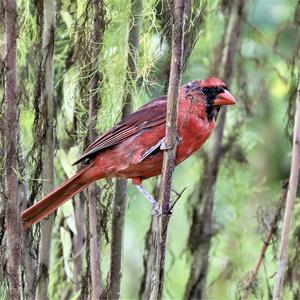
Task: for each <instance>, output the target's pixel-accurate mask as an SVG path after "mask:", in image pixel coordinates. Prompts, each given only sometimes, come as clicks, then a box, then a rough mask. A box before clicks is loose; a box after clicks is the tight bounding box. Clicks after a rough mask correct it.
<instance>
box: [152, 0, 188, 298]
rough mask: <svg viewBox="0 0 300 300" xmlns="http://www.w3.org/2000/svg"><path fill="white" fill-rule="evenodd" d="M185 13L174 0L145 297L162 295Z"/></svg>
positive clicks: (178, 2)
mask: <svg viewBox="0 0 300 300" xmlns="http://www.w3.org/2000/svg"><path fill="white" fill-rule="evenodd" d="M184 15H185V1H184V0H176V1H175V4H174V10H173V22H174V23H173V26H172V57H171V68H170V80H169V87H168V104H167V122H166V137H165V142H166V145H167V148H169V149H168V150H166V151H165V152H164V158H163V166H162V177H161V184H160V192H159V200H158V201H159V203H160V204H161V207H160V212H161V215H160V216H158V217H154V219H153V222H152V226H153V229H155V232H154V235H153V240H152V243H153V244H154V245H155V247H156V252H155V253H154V255H153V256H152V257H151V258H152V262H151V280H150V282H149V284H150V285H149V286H148V287H147V291H148V292H149V294H146V298H147V299H162V295H163V287H164V272H165V256H166V246H167V230H168V223H169V218H170V215H169V210H170V193H171V185H172V174H173V170H174V167H175V158H176V149H177V113H178V94H179V87H180V80H181V68H182V58H183V40H184V39H183V34H184Z"/></svg>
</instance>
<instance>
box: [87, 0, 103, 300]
mask: <svg viewBox="0 0 300 300" xmlns="http://www.w3.org/2000/svg"><path fill="white" fill-rule="evenodd" d="M93 4H94V13H95V16H94V25H93V36H92V62H93V64H94V66H95V68H96V72H95V74H94V77H93V78H92V79H91V90H90V92H91V96H90V99H89V126H88V133H89V143H91V142H92V141H93V140H95V139H96V137H97V131H96V125H97V115H98V111H99V106H100V105H99V104H100V95H99V92H98V91H99V85H100V84H101V81H102V75H101V73H100V72H99V70H98V68H99V66H98V65H99V63H98V61H99V54H100V52H101V48H102V43H103V35H104V30H105V22H104V16H105V10H104V2H103V1H102V0H94V1H93ZM96 91H97V92H96ZM99 196H100V193H99V188H98V187H97V185H96V184H93V185H91V186H90V188H89V203H88V207H89V236H90V270H91V281H92V290H91V299H100V296H101V294H102V291H103V286H102V280H101V272H100V251H99V250H100V244H99V242H100V238H99V237H100V235H99V233H98V232H97V200H98V199H99Z"/></svg>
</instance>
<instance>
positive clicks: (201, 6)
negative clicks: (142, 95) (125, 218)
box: [139, 0, 206, 299]
mask: <svg viewBox="0 0 300 300" xmlns="http://www.w3.org/2000/svg"><path fill="white" fill-rule="evenodd" d="M171 2H172V1H167V2H166V4H165V5H164V6H163V8H162V17H163V24H164V27H166V28H167V29H166V30H165V31H164V34H165V35H166V39H167V41H168V44H169V45H170V48H171V43H172V24H171V19H172V3H171ZM185 10H186V13H185V15H186V17H185V24H184V26H185V29H184V47H183V58H182V72H184V70H185V68H186V65H187V61H188V58H189V56H190V54H191V53H192V51H193V49H194V46H195V44H196V42H197V40H198V38H199V34H200V31H201V30H202V29H203V24H204V17H205V14H206V2H201V3H198V2H194V1H191V0H188V1H186V4H185ZM170 52H171V51H170ZM169 56H170V57H169V59H168V61H171V54H170V55H169ZM165 68H166V69H162V70H161V72H162V74H163V76H160V77H162V78H164V80H165V84H164V86H165V88H164V90H166V92H167V91H168V83H169V75H170V63H168V64H167V66H166V67H165ZM165 77H168V78H166V79H165ZM159 182H160V181H158V180H157V181H156V186H155V188H154V191H153V193H152V194H153V195H154V198H155V199H158V195H159ZM155 231H156V228H155V225H154V224H153V220H151V224H150V226H149V229H148V231H147V233H146V237H145V253H144V258H143V265H144V273H143V276H142V279H141V284H140V290H139V298H140V299H143V298H144V296H145V295H146V294H148V295H149V293H150V291H149V288H150V281H151V271H150V270H151V264H152V263H151V262H152V259H151V256H153V255H155V251H156V248H155V245H154V244H153V243H151V241H152V239H153V235H154V234H155ZM146 287H147V289H146Z"/></svg>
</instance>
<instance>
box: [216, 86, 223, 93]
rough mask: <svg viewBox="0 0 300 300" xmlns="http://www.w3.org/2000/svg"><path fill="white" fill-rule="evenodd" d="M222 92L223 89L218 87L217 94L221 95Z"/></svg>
mask: <svg viewBox="0 0 300 300" xmlns="http://www.w3.org/2000/svg"><path fill="white" fill-rule="evenodd" d="M223 92H224V88H223V87H222V86H219V87H218V89H217V93H218V94H220V93H223Z"/></svg>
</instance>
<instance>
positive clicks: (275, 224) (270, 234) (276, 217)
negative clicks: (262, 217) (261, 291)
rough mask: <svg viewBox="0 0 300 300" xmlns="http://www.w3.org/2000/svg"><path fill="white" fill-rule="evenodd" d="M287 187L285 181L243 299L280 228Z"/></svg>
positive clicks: (243, 298)
mask: <svg viewBox="0 0 300 300" xmlns="http://www.w3.org/2000/svg"><path fill="white" fill-rule="evenodd" d="M287 189H288V182H285V183H284V185H283V189H282V192H281V195H280V199H279V203H278V205H277V209H276V212H275V214H274V217H273V220H272V222H271V227H270V229H269V231H268V233H267V235H266V237H265V239H264V243H263V245H262V247H261V250H260V255H259V258H258V260H257V263H256V265H255V268H254V270H253V272H252V273H251V277H250V279H249V281H248V283H247V285H246V286H245V288H244V294H243V297H242V300H247V299H248V296H249V291H250V290H251V288H252V287H253V284H254V282H255V280H256V277H257V274H258V272H259V269H260V267H261V264H262V262H263V260H264V258H265V254H266V252H267V249H268V247H269V245H270V243H271V240H272V237H273V235H274V233H276V231H277V229H278V223H279V221H280V218H281V212H282V209H283V207H284V201H285V198H286V195H287Z"/></svg>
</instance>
